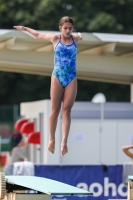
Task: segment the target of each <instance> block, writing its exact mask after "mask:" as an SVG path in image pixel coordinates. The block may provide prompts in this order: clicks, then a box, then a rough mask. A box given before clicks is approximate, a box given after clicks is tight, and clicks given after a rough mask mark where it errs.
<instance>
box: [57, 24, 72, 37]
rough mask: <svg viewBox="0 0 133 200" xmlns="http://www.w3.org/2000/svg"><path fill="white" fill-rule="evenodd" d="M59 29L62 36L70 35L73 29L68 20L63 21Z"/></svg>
mask: <svg viewBox="0 0 133 200" xmlns="http://www.w3.org/2000/svg"><path fill="white" fill-rule="evenodd" d="M59 29H60V31H61V33H62V35H63V36H64V37H70V35H71V33H72V31H73V25H72V24H71V23H70V22H65V23H64V24H63V25H62V26H59Z"/></svg>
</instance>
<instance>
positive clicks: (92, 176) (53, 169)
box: [35, 165, 127, 200]
mask: <svg viewBox="0 0 133 200" xmlns="http://www.w3.org/2000/svg"><path fill="white" fill-rule="evenodd" d="M122 170H123V166H122V165H116V166H102V165H100V166H99V165H97V166H95V165H94V166H93V165H89V166H48V165H46V166H44V165H42V166H40V165H39V166H37V165H36V166H35V175H36V176H40V177H45V178H50V179H53V180H56V181H60V182H63V183H66V184H69V185H72V186H76V187H79V188H82V189H85V190H88V191H90V192H92V193H93V197H91V196H90V197H82V200H87V199H88V200H94V198H98V200H107V199H115V198H118V199H127V186H125V185H124V184H123V183H122ZM52 199H53V200H77V199H79V200H80V199H81V197H65V196H61V197H59V196H53V197H52Z"/></svg>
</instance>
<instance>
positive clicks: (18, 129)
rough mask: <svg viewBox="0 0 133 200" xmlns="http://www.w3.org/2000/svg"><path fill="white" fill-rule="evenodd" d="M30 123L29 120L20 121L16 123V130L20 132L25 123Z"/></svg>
mask: <svg viewBox="0 0 133 200" xmlns="http://www.w3.org/2000/svg"><path fill="white" fill-rule="evenodd" d="M25 122H28V119H19V120H17V121H16V123H15V125H14V129H15V130H17V131H20V129H21V126H22V125H23V124H24V123H25Z"/></svg>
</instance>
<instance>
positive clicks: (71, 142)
mask: <svg viewBox="0 0 133 200" xmlns="http://www.w3.org/2000/svg"><path fill="white" fill-rule="evenodd" d="M101 108H102V109H104V110H101ZM50 110H51V101H50V100H42V101H37V102H29V103H21V116H23V117H25V118H28V119H30V120H31V121H32V120H35V121H36V130H37V131H41V145H40V147H38V148H40V149H41V151H39V150H38V148H37V146H36V147H34V146H35V145H30V160H31V161H33V162H35V163H38V164H48V165H52V164H54V165H56V164H57V165H91V164H95V165H96V164H107V165H111V164H112V165H115V164H122V163H124V162H129V161H130V159H129V158H128V157H127V156H126V155H125V154H124V153H123V152H122V150H121V147H122V146H124V145H127V144H131V143H132V138H133V115H132V113H133V104H131V103H125V104H124V103H114V104H113V103H106V104H105V105H104V106H102V107H101V105H100V104H94V103H90V102H88V103H87V102H75V104H74V106H73V109H72V114H71V117H72V122H71V129H70V133H69V138H68V148H69V152H68V154H66V155H65V156H63V157H62V156H60V144H61V137H62V131H61V124H62V116H61V113H60V115H59V119H58V125H57V130H56V146H55V154H54V155H53V154H51V153H50V152H49V151H48V150H47V145H48V139H49V123H48V120H49V115H50ZM102 112H103V113H102ZM101 116H102V118H101ZM35 157H36V159H35Z"/></svg>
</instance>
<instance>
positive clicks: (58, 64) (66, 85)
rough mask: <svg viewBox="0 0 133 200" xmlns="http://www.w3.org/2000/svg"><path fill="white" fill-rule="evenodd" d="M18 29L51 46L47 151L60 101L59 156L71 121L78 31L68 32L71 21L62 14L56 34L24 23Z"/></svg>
mask: <svg viewBox="0 0 133 200" xmlns="http://www.w3.org/2000/svg"><path fill="white" fill-rule="evenodd" d="M14 28H16V29H18V30H24V31H27V32H29V33H30V34H32V35H33V36H34V37H36V38H39V39H44V40H48V41H51V42H52V43H53V46H54V70H53V72H52V76H51V89H50V96H51V103H52V110H51V114H50V117H49V128H50V137H49V143H48V150H49V151H50V152H51V153H54V150H55V130H56V125H57V119H58V114H59V112H60V109H61V104H62V102H63V104H62V142H61V155H64V154H66V153H67V152H68V148H67V139H68V134H69V129H70V123H71V117H70V114H71V108H72V106H73V104H74V101H75V98H76V94H77V76H76V54H77V43H78V41H79V40H81V39H82V34H81V33H77V34H72V32H73V30H74V20H73V19H72V18H71V17H68V16H65V17H63V18H61V19H60V21H59V30H60V32H61V33H60V34H53V33H48V34H40V33H39V32H37V31H35V30H33V29H30V28H28V27H24V26H14Z"/></svg>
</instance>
